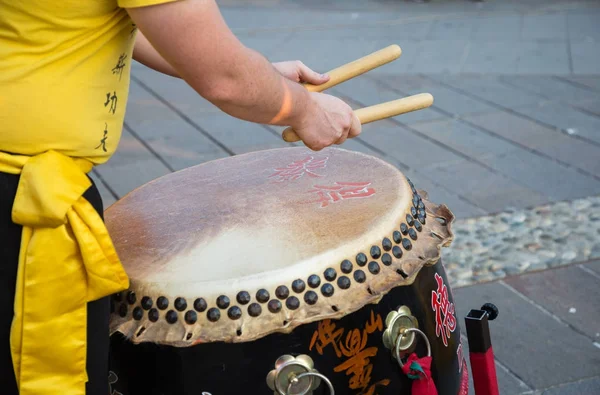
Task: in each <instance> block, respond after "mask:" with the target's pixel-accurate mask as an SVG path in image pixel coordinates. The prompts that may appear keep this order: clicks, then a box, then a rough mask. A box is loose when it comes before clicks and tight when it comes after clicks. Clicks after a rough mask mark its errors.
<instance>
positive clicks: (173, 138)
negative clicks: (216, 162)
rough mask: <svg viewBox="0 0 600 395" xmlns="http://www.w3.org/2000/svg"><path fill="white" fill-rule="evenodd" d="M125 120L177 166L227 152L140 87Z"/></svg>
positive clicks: (222, 155) (226, 154)
mask: <svg viewBox="0 0 600 395" xmlns="http://www.w3.org/2000/svg"><path fill="white" fill-rule="evenodd" d="M125 123H126V124H127V126H128V127H129V128H131V129H132V130H133V131H134V132H135V133H136V135H137V136H139V137H140V138H141V139H143V140H144V141H145V142H146V143H147V144H148V145H149V146H150V147H151V148H152V149H153V150H154V151H155V152H156V154H158V155H159V156H160V157H161V158H162V159H164V160H165V162H167V163H168V164H169V166H170V167H171V168H172V169H174V170H179V169H182V168H185V167H189V166H193V165H196V164H199V163H202V162H206V161H208V160H213V159H218V158H222V157H225V156H228V153H227V151H225V150H224V149H223V148H222V147H220V146H219V145H217V144H215V143H214V142H213V141H211V140H210V139H209V138H208V137H207V136H205V135H204V134H202V132H201V131H200V130H198V129H196V128H195V127H194V126H192V125H190V124H189V123H188V122H187V121H185V120H184V119H183V118H182V117H181V116H180V115H179V114H178V113H176V112H174V111H173V110H171V109H170V108H168V107H167V106H166V105H165V104H164V103H162V102H161V101H159V100H158V99H156V98H154V97H153V96H151V95H150V94H149V93H148V92H146V91H145V90H139V89H138V91H137V92H136V93H135V94H134V95H133V97H132V98H131V100H130V101H129V104H128V110H127V114H126V116H125Z"/></svg>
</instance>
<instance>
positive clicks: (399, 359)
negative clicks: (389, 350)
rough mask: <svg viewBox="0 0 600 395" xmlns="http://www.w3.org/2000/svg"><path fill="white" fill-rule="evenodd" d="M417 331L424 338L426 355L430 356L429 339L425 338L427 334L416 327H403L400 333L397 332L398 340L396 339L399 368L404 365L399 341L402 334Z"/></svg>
mask: <svg viewBox="0 0 600 395" xmlns="http://www.w3.org/2000/svg"><path fill="white" fill-rule="evenodd" d="M410 332H413V333H418V334H419V335H421V337H422V338H423V339H424V340H425V344H426V345H427V356H428V357H430V356H431V345H430V344H429V339H427V335H425V333H423V331H421V330H420V329H417V328H407V329H404V330H402V331H400V333H399V334H398V340H396V354H395V356H396V359H397V360H398V364H399V365H400V369H402V367H404V364H403V363H402V357H400V343H401V341H400V340H402V336H404V334H406V333H410Z"/></svg>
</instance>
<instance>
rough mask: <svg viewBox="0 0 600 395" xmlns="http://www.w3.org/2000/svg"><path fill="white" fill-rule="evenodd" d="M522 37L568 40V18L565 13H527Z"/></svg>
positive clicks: (527, 38) (528, 38)
mask: <svg viewBox="0 0 600 395" xmlns="http://www.w3.org/2000/svg"><path fill="white" fill-rule="evenodd" d="M521 37H522V39H524V40H550V39H554V40H566V38H567V18H566V16H565V14H564V13H562V12H561V13H554V14H547V15H536V14H533V15H525V16H524V17H523V27H522V29H521Z"/></svg>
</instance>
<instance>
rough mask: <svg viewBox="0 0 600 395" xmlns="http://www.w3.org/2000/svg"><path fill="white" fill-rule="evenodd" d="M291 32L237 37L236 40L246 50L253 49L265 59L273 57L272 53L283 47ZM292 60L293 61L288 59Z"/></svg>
mask: <svg viewBox="0 0 600 395" xmlns="http://www.w3.org/2000/svg"><path fill="white" fill-rule="evenodd" d="M292 35H293V33H291V32H282V33H276V34H273V33H262V34H250V35H238V39H239V40H240V41H241V42H242V44H244V45H245V46H247V47H248V48H251V49H254V50H255V51H257V52H260V53H261V54H262V55H263V56H264V57H266V58H267V59H268V58H269V57H271V56H273V54H274V53H276V51H277V50H278V49H279V48H280V47H281V46H282V45H285V43H286V41H288V40H289V39H290V38H291V37H292ZM290 60H293V59H290Z"/></svg>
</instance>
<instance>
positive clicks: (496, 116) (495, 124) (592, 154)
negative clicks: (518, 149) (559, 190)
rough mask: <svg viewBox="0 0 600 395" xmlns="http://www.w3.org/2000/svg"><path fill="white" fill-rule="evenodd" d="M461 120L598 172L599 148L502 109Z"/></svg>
mask: <svg viewBox="0 0 600 395" xmlns="http://www.w3.org/2000/svg"><path fill="white" fill-rule="evenodd" d="M465 120H466V121H468V122H471V123H473V124H475V125H478V126H479V127H482V128H484V129H486V130H488V131H491V132H493V133H496V134H497V135H499V136H502V137H504V138H506V139H508V140H511V141H514V142H516V143H518V144H521V145H523V146H524V147H527V148H530V149H533V150H536V151H538V152H541V153H543V154H546V155H549V156H550V157H552V158H556V159H558V160H560V161H562V162H564V163H567V164H570V165H572V166H575V167H577V168H579V169H582V170H584V171H586V172H588V173H590V174H600V161H599V160H598V158H599V157H600V147H597V146H595V145H591V144H588V143H586V142H585V141H581V140H578V139H575V138H572V137H569V136H567V135H565V134H563V133H561V132H558V131H556V130H553V129H549V128H546V127H544V126H542V125H540V124H539V123H537V122H534V121H531V120H529V119H525V118H522V117H519V116H515V115H512V114H508V113H504V112H496V113H490V114H481V115H473V116H469V117H466V118H465Z"/></svg>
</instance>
